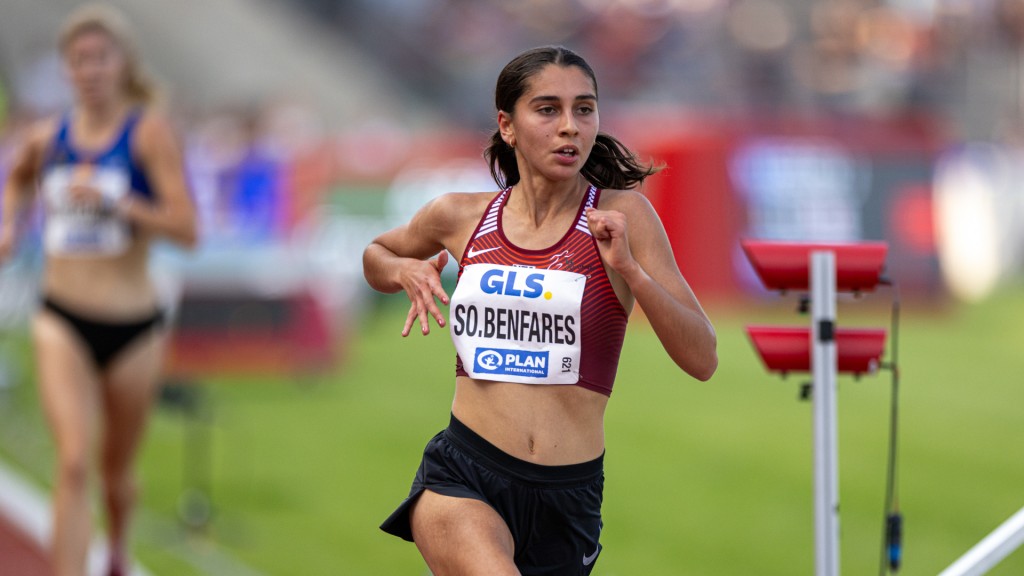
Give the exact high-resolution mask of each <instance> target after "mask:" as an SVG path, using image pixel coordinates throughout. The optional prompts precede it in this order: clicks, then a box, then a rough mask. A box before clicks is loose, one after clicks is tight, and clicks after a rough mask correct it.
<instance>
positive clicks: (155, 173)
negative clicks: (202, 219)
mask: <svg viewBox="0 0 1024 576" xmlns="http://www.w3.org/2000/svg"><path fill="white" fill-rule="evenodd" d="M137 130H138V133H137V146H136V147H137V152H138V154H139V157H140V159H141V160H142V163H143V167H144V168H145V170H146V175H147V176H149V178H150V181H151V183H152V185H153V188H154V193H155V195H156V202H154V203H149V202H140V201H138V200H137V199H135V198H133V197H132V195H131V194H129V195H127V196H126V197H125V198H124V199H122V201H121V202H120V204H119V205H118V210H119V211H120V212H121V214H122V215H123V216H124V217H125V218H127V219H128V220H129V221H131V222H133V223H135V224H137V225H139V226H141V227H143V228H145V229H147V230H150V231H152V232H155V233H158V234H160V235H162V236H165V237H167V238H169V239H170V240H172V241H174V242H176V243H177V244H179V245H181V246H184V247H186V248H194V247H195V245H196V242H197V232H196V214H195V207H194V205H193V203H192V198H191V196H190V195H189V190H188V183H187V181H186V177H185V163H184V159H183V157H182V152H181V148H180V146H179V145H178V142H177V138H176V137H175V134H174V129H173V128H172V127H171V125H170V122H168V121H167V119H166V118H164V117H162V116H160V115H159V114H156V113H152V112H151V113H147V114H146V115H144V116H143V118H142V119H141V120H140V121H139V125H138V128H137Z"/></svg>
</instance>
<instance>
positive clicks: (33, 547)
mask: <svg viewBox="0 0 1024 576" xmlns="http://www.w3.org/2000/svg"><path fill="white" fill-rule="evenodd" d="M0 558H2V559H3V560H0V574H2V575H4V576H7V575H10V576H50V570H49V564H48V563H47V561H46V557H45V555H44V553H43V549H42V548H41V547H40V546H39V544H38V543H37V542H36V541H35V540H33V539H32V538H31V537H29V536H28V535H27V534H25V533H24V532H22V531H21V530H20V529H18V528H15V527H14V526H12V525H11V523H10V521H9V520H7V518H4V517H2V516H0Z"/></svg>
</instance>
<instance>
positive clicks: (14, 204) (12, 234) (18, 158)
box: [0, 122, 53, 265]
mask: <svg viewBox="0 0 1024 576" xmlns="http://www.w3.org/2000/svg"><path fill="white" fill-rule="evenodd" d="M52 132H53V125H52V122H43V123H40V124H37V125H35V126H33V127H32V128H31V129H30V131H29V134H28V137H27V138H26V139H25V141H24V143H23V144H22V145H21V147H20V148H19V149H18V150H17V152H16V153H15V156H14V162H13V163H12V164H11V170H10V172H9V173H8V175H7V180H6V182H4V187H3V195H2V198H0V202H2V204H0V215H2V219H0V265H2V264H3V263H4V262H6V261H7V259H8V258H10V257H11V254H13V253H14V246H15V243H16V241H17V237H18V232H19V226H20V225H21V223H22V219H23V217H24V214H25V212H27V211H28V208H29V206H30V205H31V204H32V200H33V198H34V197H35V194H36V182H37V181H38V180H39V171H40V169H41V168H42V164H43V150H45V148H46V142H48V141H49V139H50V137H51V136H52Z"/></svg>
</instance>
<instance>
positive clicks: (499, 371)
mask: <svg viewBox="0 0 1024 576" xmlns="http://www.w3.org/2000/svg"><path fill="white" fill-rule="evenodd" d="M475 356H476V357H475V358H474V360H473V366H474V371H476V372H480V373H488V374H494V375H504V376H525V377H528V378H544V377H545V376H547V374H548V353H547V352H527V351H525V350H506V349H503V348H477V349H476V355H475Z"/></svg>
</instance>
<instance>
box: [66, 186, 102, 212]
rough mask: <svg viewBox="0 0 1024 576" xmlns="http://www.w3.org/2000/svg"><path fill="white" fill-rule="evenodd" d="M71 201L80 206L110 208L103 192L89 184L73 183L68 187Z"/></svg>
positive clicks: (96, 208) (100, 208)
mask: <svg viewBox="0 0 1024 576" xmlns="http://www.w3.org/2000/svg"><path fill="white" fill-rule="evenodd" d="M68 192H69V193H70V195H71V201H72V202H74V203H75V204H78V205H80V206H86V207H89V208H92V209H93V210H97V211H101V210H105V209H108V208H110V206H108V203H107V201H106V198H104V197H103V193H102V192H100V191H99V190H97V189H96V188H94V187H92V186H90V185H88V184H72V185H71V186H70V187H69V188H68Z"/></svg>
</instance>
